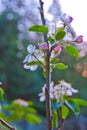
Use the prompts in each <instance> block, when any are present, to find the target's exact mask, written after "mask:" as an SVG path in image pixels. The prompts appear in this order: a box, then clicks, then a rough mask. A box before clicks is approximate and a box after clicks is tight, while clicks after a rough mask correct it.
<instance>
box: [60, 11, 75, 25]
mask: <svg viewBox="0 0 87 130" xmlns="http://www.w3.org/2000/svg"><path fill="white" fill-rule="evenodd" d="M60 20H61V21H62V22H64V24H65V25H68V24H70V23H71V22H72V21H73V18H72V17H71V16H69V15H67V14H65V13H64V14H62V15H61V17H60Z"/></svg>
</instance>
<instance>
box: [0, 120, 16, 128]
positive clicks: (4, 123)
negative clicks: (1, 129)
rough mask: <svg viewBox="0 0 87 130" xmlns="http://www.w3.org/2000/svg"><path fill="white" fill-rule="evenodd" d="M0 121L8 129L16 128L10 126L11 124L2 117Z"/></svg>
mask: <svg viewBox="0 0 87 130" xmlns="http://www.w3.org/2000/svg"><path fill="white" fill-rule="evenodd" d="M0 122H1V123H2V124H3V125H4V126H6V127H7V128H8V129H10V130H16V128H15V127H12V126H11V125H9V124H8V123H7V122H6V121H4V120H3V119H2V118H0Z"/></svg>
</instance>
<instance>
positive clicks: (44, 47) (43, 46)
mask: <svg viewBox="0 0 87 130" xmlns="http://www.w3.org/2000/svg"><path fill="white" fill-rule="evenodd" d="M38 47H39V49H41V50H46V49H48V46H47V43H46V42H44V43H42V44H41V43H38Z"/></svg>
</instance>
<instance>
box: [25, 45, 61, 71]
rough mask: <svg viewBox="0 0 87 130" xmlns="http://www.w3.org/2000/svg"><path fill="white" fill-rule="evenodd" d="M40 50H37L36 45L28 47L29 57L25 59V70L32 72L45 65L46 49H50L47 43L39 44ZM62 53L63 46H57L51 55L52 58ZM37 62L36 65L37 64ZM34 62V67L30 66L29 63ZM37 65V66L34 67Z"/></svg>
mask: <svg viewBox="0 0 87 130" xmlns="http://www.w3.org/2000/svg"><path fill="white" fill-rule="evenodd" d="M38 47H39V49H36V47H35V46H34V45H28V47H27V51H28V55H27V56H26V57H25V59H24V61H23V63H25V64H24V68H25V69H30V70H31V71H34V70H36V69H37V67H38V65H36V64H37V63H38V64H41V65H42V67H43V66H44V64H45V55H46V53H45V52H46V49H47V48H48V45H47V43H42V44H40V43H39V44H38ZM60 52H61V46H56V47H55V48H54V50H53V51H52V53H51V58H54V57H56V55H58V54H60ZM35 61H36V64H35ZM30 62H32V63H33V65H28V63H30ZM34 64H35V65H34Z"/></svg>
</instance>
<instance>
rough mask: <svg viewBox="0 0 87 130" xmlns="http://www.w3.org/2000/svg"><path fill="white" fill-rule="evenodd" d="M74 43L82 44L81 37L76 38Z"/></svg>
mask: <svg viewBox="0 0 87 130" xmlns="http://www.w3.org/2000/svg"><path fill="white" fill-rule="evenodd" d="M76 42H77V43H82V42H83V36H82V35H80V36H78V37H77V39H76Z"/></svg>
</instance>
